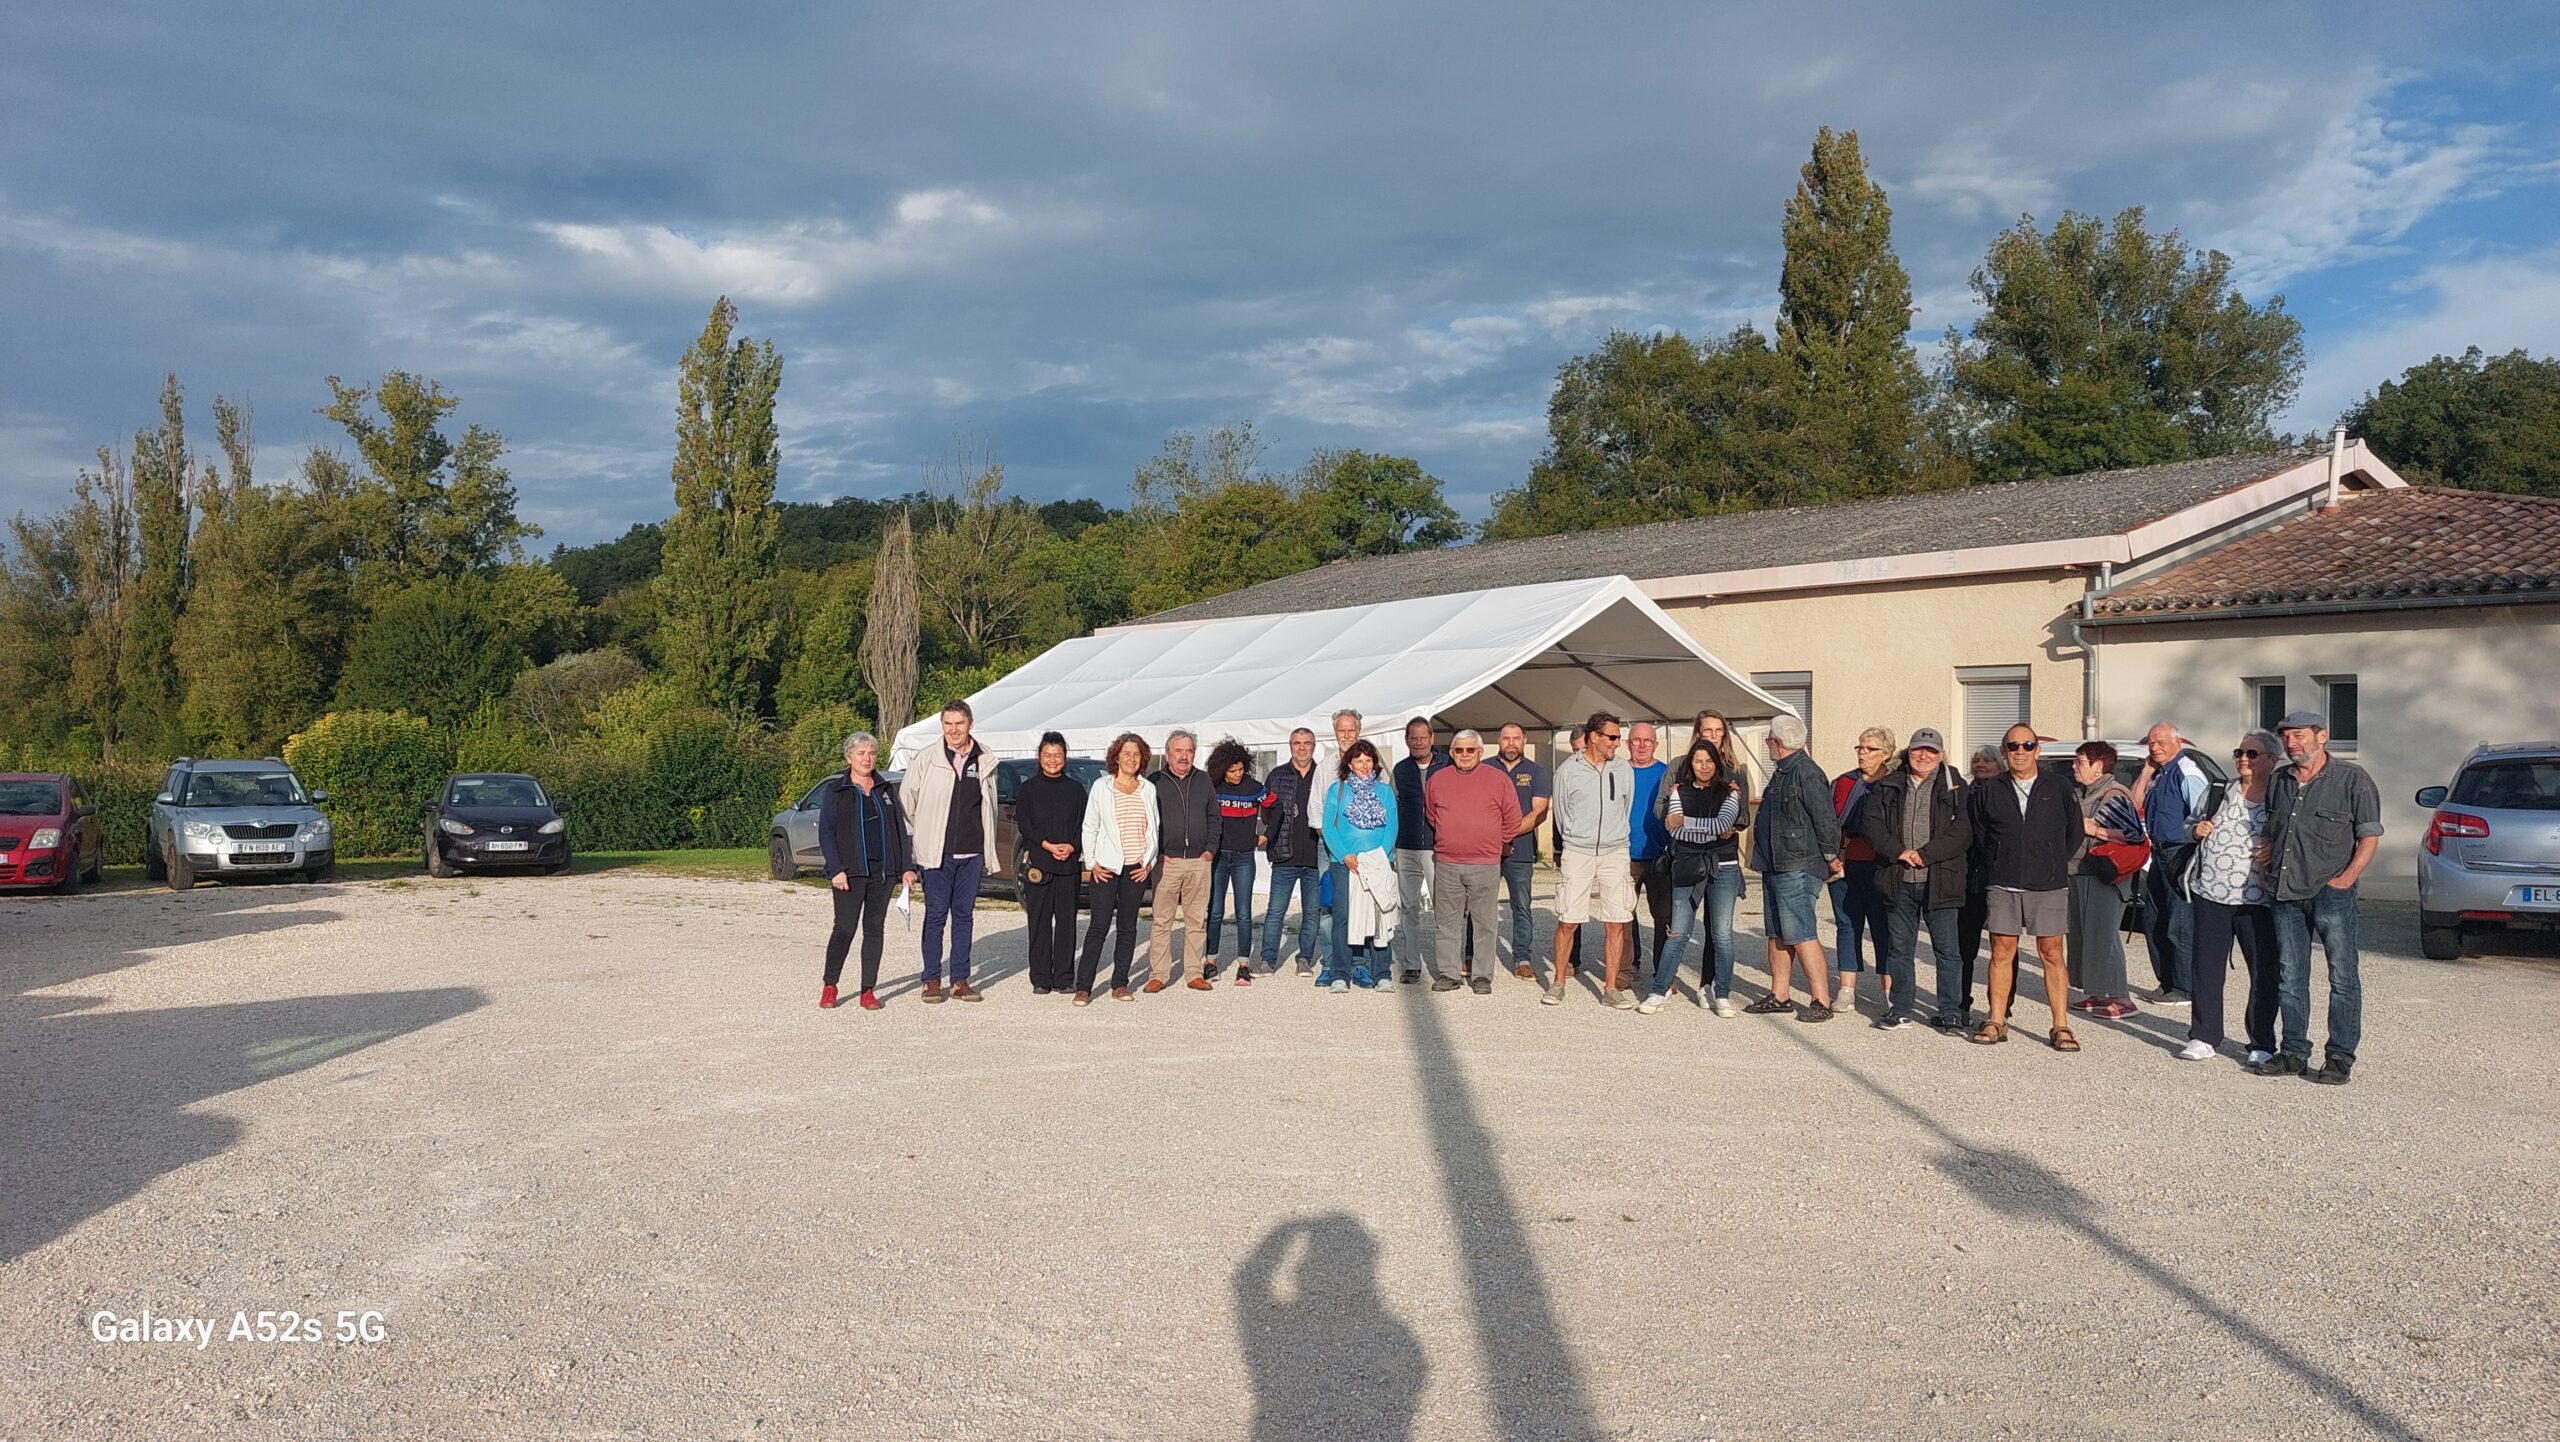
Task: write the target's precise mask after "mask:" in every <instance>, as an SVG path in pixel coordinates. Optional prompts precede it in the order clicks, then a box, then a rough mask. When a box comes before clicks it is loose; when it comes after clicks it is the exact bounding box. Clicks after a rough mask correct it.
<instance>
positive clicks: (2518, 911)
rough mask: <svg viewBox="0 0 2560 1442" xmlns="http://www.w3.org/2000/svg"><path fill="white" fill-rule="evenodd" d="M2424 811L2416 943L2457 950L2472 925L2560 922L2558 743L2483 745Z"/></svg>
mask: <svg viewBox="0 0 2560 1442" xmlns="http://www.w3.org/2000/svg"><path fill="white" fill-rule="evenodd" d="M2417 800H2418V804H2419V805H2420V806H2426V807H2432V808H2433V809H2434V811H2435V815H2434V817H2433V818H2431V819H2430V820H2429V821H2428V822H2427V839H2426V844H2425V845H2423V846H2422V847H2420V848H2419V851H2418V948H2419V950H2421V951H2423V952H2425V953H2426V954H2427V955H2428V956H2430V957H2432V958H2434V959H2435V960H2437V961H2451V960H2453V959H2454V958H2455V957H2458V956H2460V955H2462V945H2463V940H2464V938H2465V937H2466V936H2467V935H2469V934H2470V933H2472V932H2474V931H2483V930H2496V929H2504V928H2507V927H2560V741H2540V742H2533V743H2529V744H2516V745H2504V746H2487V745H2484V746H2482V747H2480V748H2479V749H2478V750H2475V751H2473V752H2472V753H2471V754H2470V755H2469V756H2467V757H2465V758H2463V762H2462V764H2461V766H2459V767H2457V768H2456V769H2455V771H2454V773H2453V784H2452V785H2451V786H2429V787H2426V788H2424V789H2423V790H2421V791H2419V792H2418V797H2417Z"/></svg>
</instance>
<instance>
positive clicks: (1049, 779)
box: [1013, 773, 1092, 877]
mask: <svg viewBox="0 0 2560 1442" xmlns="http://www.w3.org/2000/svg"><path fill="white" fill-rule="evenodd" d="M1091 794H1092V792H1091V790H1090V788H1088V787H1087V786H1086V785H1085V784H1084V783H1083V782H1081V781H1078V780H1076V779H1075V778H1074V777H1073V776H1069V775H1065V774H1063V773H1061V774H1059V775H1056V776H1049V775H1045V774H1038V775H1033V776H1029V777H1026V778H1024V780H1023V783H1022V789H1021V790H1019V791H1017V792H1015V793H1014V797H1013V835H1014V840H1015V843H1016V844H1017V845H1019V846H1021V847H1023V848H1024V849H1026V850H1027V849H1029V848H1032V847H1036V846H1039V845H1042V844H1043V843H1046V842H1051V841H1055V842H1060V843H1062V844H1064V845H1065V846H1066V847H1067V848H1068V853H1069V854H1068V856H1067V859H1066V860H1064V861H1059V860H1056V859H1055V858H1053V857H1051V856H1050V855H1049V853H1047V852H1045V851H1042V852H1039V853H1037V859H1036V860H1035V862H1034V864H1035V865H1039V864H1040V863H1043V862H1045V863H1046V864H1045V865H1041V870H1043V871H1056V872H1058V873H1059V874H1060V875H1063V876H1068V877H1072V876H1074V875H1075V873H1076V872H1077V871H1078V870H1080V869H1081V868H1080V867H1079V866H1078V864H1077V863H1078V861H1079V860H1080V856H1079V855H1078V853H1081V852H1082V851H1083V850H1084V804H1085V799H1086V797H1088V796H1090V795H1091Z"/></svg>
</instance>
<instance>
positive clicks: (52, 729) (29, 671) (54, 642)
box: [0, 512, 88, 764]
mask: <svg viewBox="0 0 2560 1442" xmlns="http://www.w3.org/2000/svg"><path fill="white" fill-rule="evenodd" d="M71 529H72V522H71V519H70V517H69V516H67V515H65V516H53V517H47V518H45V519H43V520H31V519H29V518H28V517H27V515H26V514H25V513H24V512H20V513H19V514H18V515H16V516H13V517H11V518H10V521H9V537H8V540H9V543H8V545H7V546H6V547H5V548H0V743H6V746H7V748H8V749H10V750H20V749H24V750H27V751H31V752H33V753H35V754H37V755H47V756H50V755H55V754H58V753H59V752H60V751H61V749H62V748H63V747H64V745H65V743H66V742H67V741H69V739H70V737H71V735H72V732H73V729H74V727H75V726H76V725H77V724H78V720H79V718H78V716H77V714H76V707H75V702H74V699H73V698H74V695H75V692H74V687H73V654H74V653H73V642H74V639H75V638H76V637H77V636H78V635H79V634H80V633H81V630H82V627H83V626H84V624H85V623H86V622H87V621H88V606H87V603H86V600H85V598H84V597H83V595H82V590H81V556H80V548H79V546H78V545H77V544H76V543H75V542H74V540H73V539H72V536H71V534H70V532H71ZM0 764H6V763H0Z"/></svg>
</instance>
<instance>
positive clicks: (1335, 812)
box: [1316, 741, 1396, 991]
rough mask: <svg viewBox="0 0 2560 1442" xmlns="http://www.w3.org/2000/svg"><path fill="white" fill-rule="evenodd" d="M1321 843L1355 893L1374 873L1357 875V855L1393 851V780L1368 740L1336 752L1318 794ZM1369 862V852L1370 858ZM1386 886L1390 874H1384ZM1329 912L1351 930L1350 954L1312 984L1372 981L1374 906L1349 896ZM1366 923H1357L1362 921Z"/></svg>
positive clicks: (1382, 962)
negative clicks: (1337, 761) (1343, 967)
mask: <svg viewBox="0 0 2560 1442" xmlns="http://www.w3.org/2000/svg"><path fill="white" fill-rule="evenodd" d="M1324 844H1325V846H1326V848H1327V849H1328V850H1329V851H1331V852H1332V854H1334V855H1335V856H1339V857H1341V858H1342V859H1343V866H1344V872H1343V879H1344V880H1345V881H1347V882H1349V883H1350V885H1351V887H1352V889H1353V890H1354V891H1355V892H1360V891H1366V890H1367V889H1368V887H1369V884H1370V882H1371V881H1372V880H1373V879H1374V878H1367V877H1363V876H1362V875H1361V874H1360V858H1361V856H1363V855H1364V854H1367V853H1370V852H1376V853H1378V855H1380V856H1393V855H1394V854H1395V844H1396V788H1395V783H1394V782H1392V781H1390V780H1388V779H1387V778H1386V777H1385V776H1382V775H1380V774H1379V772H1378V748H1377V747H1376V746H1375V745H1374V744H1372V743H1370V742H1368V741H1354V742H1352V743H1351V747H1350V749H1349V750H1346V751H1344V752H1343V753H1342V762H1341V765H1340V766H1339V767H1338V768H1337V770H1336V779H1335V781H1334V783H1333V784H1332V785H1331V786H1329V787H1327V788H1326V789H1325V793H1324ZM1371 859H1372V860H1373V861H1374V860H1375V859H1376V858H1375V857H1372V858H1371ZM1386 884H1387V886H1388V888H1389V889H1393V888H1394V887H1395V885H1396V880H1395V877H1394V876H1392V875H1390V876H1388V877H1387V878H1386ZM1334 903H1335V910H1334V914H1335V915H1336V916H1339V917H1341V918H1342V921H1341V922H1340V923H1339V924H1341V925H1343V926H1349V927H1354V928H1355V929H1354V930H1352V931H1350V932H1348V933H1346V935H1345V936H1344V945H1345V948H1346V950H1347V951H1348V953H1349V955H1350V958H1351V974H1350V975H1349V976H1347V977H1346V976H1343V975H1342V974H1340V973H1339V972H1336V971H1334V970H1333V969H1332V968H1331V967H1330V966H1328V967H1327V968H1326V974H1325V975H1323V976H1319V977H1317V978H1316V985H1318V986H1322V987H1328V988H1330V989H1331V990H1334V991H1349V990H1350V989H1351V988H1352V987H1354V986H1358V987H1362V988H1367V987H1372V986H1376V985H1377V984H1378V978H1379V977H1380V976H1381V975H1383V974H1384V973H1385V972H1386V969H1387V966H1388V964H1389V962H1388V954H1387V939H1388V938H1387V936H1386V935H1385V934H1384V932H1383V928H1381V927H1379V926H1378V925H1377V924H1376V923H1377V910H1376V908H1375V906H1374V905H1369V904H1362V903H1360V902H1358V901H1356V900H1355V898H1353V897H1336V898H1334ZM1364 920H1365V921H1366V922H1367V925H1366V926H1365V927H1364V926H1362V922H1363V921H1364Z"/></svg>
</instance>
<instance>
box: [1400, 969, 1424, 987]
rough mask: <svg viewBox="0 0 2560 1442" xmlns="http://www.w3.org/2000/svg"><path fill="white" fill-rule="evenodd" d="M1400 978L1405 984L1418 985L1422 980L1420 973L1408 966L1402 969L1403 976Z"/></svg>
mask: <svg viewBox="0 0 2560 1442" xmlns="http://www.w3.org/2000/svg"><path fill="white" fill-rule="evenodd" d="M1400 979H1401V980H1402V981H1403V982H1404V984H1405V985H1407V986H1418V985H1420V984H1421V982H1422V973H1421V972H1419V971H1416V970H1414V969H1413V968H1412V967H1409V966H1408V967H1406V968H1405V969H1404V976H1403V977H1402V978H1400Z"/></svg>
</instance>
